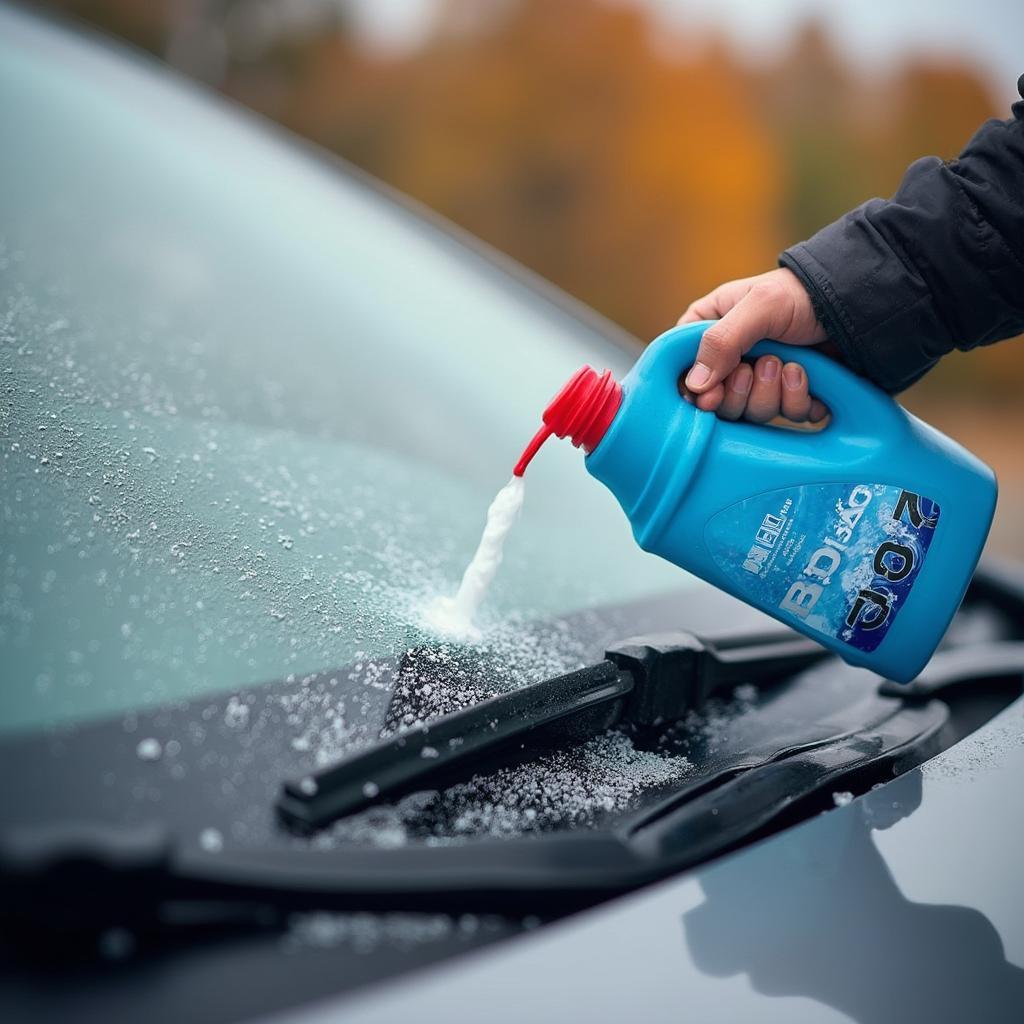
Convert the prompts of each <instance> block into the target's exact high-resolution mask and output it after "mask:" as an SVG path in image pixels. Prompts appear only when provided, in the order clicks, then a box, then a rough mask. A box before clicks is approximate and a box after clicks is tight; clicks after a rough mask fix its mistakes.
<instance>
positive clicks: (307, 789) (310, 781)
mask: <svg viewBox="0 0 1024 1024" xmlns="http://www.w3.org/2000/svg"><path fill="white" fill-rule="evenodd" d="M318 789H319V787H318V786H317V784H316V779H314V778H313V777H312V776H311V775H306V776H304V777H303V778H301V779H300V780H299V791H300V792H301V793H305V795H306V796H316V794H317V790H318Z"/></svg>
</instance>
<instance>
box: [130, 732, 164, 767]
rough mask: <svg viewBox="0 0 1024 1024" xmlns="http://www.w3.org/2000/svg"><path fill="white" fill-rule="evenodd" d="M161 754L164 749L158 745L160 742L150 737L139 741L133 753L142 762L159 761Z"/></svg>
mask: <svg viewBox="0 0 1024 1024" xmlns="http://www.w3.org/2000/svg"><path fill="white" fill-rule="evenodd" d="M163 752H164V748H163V747H162V746H161V745H160V741H159V740H157V739H154V738H153V737H152V736H149V737H147V738H146V739H144V740H139V745H138V746H137V747H136V748H135V753H136V754H138V756H139V758H140V759H141V760H143V761H159V760H160V755H161V754H162V753H163Z"/></svg>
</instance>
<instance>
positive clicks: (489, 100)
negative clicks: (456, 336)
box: [49, 0, 1024, 551]
mask: <svg viewBox="0 0 1024 1024" xmlns="http://www.w3.org/2000/svg"><path fill="white" fill-rule="evenodd" d="M49 6H54V7H57V8H60V9H62V10H64V11H65V12H68V13H71V14H73V15H75V16H77V17H79V18H82V19H84V20H86V21H88V22H91V23H93V24H94V25H97V26H99V27H100V28H102V29H105V30H107V31H108V32H111V33H113V34H115V35H118V36H121V37H124V38H126V39H128V40H130V41H131V42H133V43H135V44H136V45H138V46H141V47H143V48H145V49H147V50H149V51H151V52H152V53H154V54H156V55H158V56H159V57H161V58H163V59H165V60H167V61H168V62H170V63H171V64H173V65H175V66H177V67H178V68H180V69H181V70H183V71H185V72H186V73H188V74H191V75H193V76H194V77H197V78H199V79H202V80H204V81H206V82H207V83H208V84H210V85H212V86H213V87H215V88H217V89H219V90H220V91H222V92H224V93H225V94H227V95H228V96H231V97H233V98H234V99H236V100H238V101H240V102H241V103H243V104H245V105H246V106H248V107H251V108H253V109H254V110H256V111H259V112H260V113H262V114H265V115H266V116H268V117H270V118H272V119H274V120H277V121H279V122H281V123H282V124H284V125H286V126H287V127H289V128H291V129H292V130H294V131H296V132H298V133H299V134H301V135H304V136H306V137H308V138H310V139H312V140H314V141H315V142H317V143H319V144H321V145H323V146H325V147H326V148H328V149H330V150H332V151H334V152H336V153H338V154H340V155H341V156H343V157H345V158H346V159H348V160H350V161H352V162H353V163H355V164H357V165H358V166H360V167H362V168H364V169H365V170H367V171H369V172H370V173H371V174H374V175H376V176H377V177H379V178H381V179H383V180H384V181H386V182H388V183H389V184H391V185H394V186H395V187H397V188H398V189H400V190H402V191H403V192H406V193H408V194H409V195H411V196H414V197H415V198H417V199H419V200H421V201H422V202H424V203H426V204H427V205H428V206H430V207H432V208H433V209H435V210H437V211H439V212H440V213H441V214H443V215H444V216H446V217H448V218H450V219H451V220H453V221H454V222H456V223H457V224H459V225H461V226H462V227H464V228H466V229H468V230H469V231H470V232H472V233H473V234H475V235H477V236H479V237H480V238H482V239H484V240H485V241H487V242H489V243H491V244H492V245H493V246H495V247H496V248H498V249H500V250H502V251H504V252H506V253H508V254H509V255H511V256H513V257H514V258H515V259H517V260H519V261H521V262H522V263H524V264H525V265H526V266H528V267H530V268H532V269H533V270H535V271H537V272H538V273H540V274H541V275H543V276H544V277H546V278H548V279H550V280H551V281H553V282H555V283H556V284H558V285H560V286H561V287H562V288H564V289H566V290H567V291H568V292H570V293H572V294H573V295H575V296H577V297H578V298H580V299H582V300H583V301H584V302H586V303H588V304H589V305H591V306H593V307H594V308H596V309H597V310H599V311H600V312H602V313H604V314H605V315H606V316H608V317H609V318H611V319H612V320H614V321H616V322H617V323H619V324H621V325H623V326H624V327H626V328H627V329H628V330H630V331H632V332H633V333H634V334H636V335H637V336H638V337H640V338H650V337H653V336H654V335H656V334H657V333H659V332H660V331H661V330H663V329H664V328H665V327H667V326H669V325H671V324H672V323H674V322H675V319H676V318H677V317H678V315H679V314H680V313H681V312H682V310H683V309H684V308H685V307H686V305H687V304H688V303H689V301H690V300H691V299H693V298H695V297H696V296H698V295H700V294H702V293H704V292H705V291H707V290H709V289H710V288H712V287H713V286H714V285H716V284H718V283H720V282H721V281H723V280H726V279H729V278H733V277H739V276H744V275H748V274H753V273H758V272H760V271H762V270H765V269H768V268H770V267H772V266H774V265H775V261H776V257H777V254H778V253H779V251H780V250H781V249H783V248H784V247H785V246H786V245H788V244H790V243H792V242H793V241H796V240H798V239H801V238H804V237H806V236H807V235H809V234H811V233H813V232H814V231H815V230H817V228H818V227H820V226H821V225H823V224H825V223H827V222H828V221H830V220H832V219H834V218H835V217H836V216H838V215H839V214H840V213H842V212H843V211H844V210H846V209H848V208H850V207H851V206H854V205H856V204H858V203H860V202H862V201H863V200H865V199H867V198H869V197H871V196H876V195H881V196H886V195H890V194H891V193H892V191H893V190H894V189H895V187H896V185H897V183H898V181H899V179H900V177H901V175H902V173H903V171H904V170H905V168H906V166H907V165H908V163H910V162H911V161H912V160H913V159H915V158H916V157H918V156H922V155H926V154H937V155H939V156H941V157H944V158H950V157H953V156H955V155H956V154H957V152H958V151H959V150H960V149H961V148H962V147H963V145H964V144H965V142H966V141H967V139H968V138H969V137H970V136H971V134H972V133H973V132H974V130H975V129H976V128H977V126H978V125H979V124H980V123H981V122H982V121H983V120H985V119H986V118H988V117H992V116H998V117H1007V116H1009V111H1008V104H1007V102H1006V99H1008V98H1009V96H1008V95H1006V96H1001V97H1000V100H1001V102H996V99H995V97H994V96H993V95H992V94H991V91H990V87H991V78H989V77H987V76H986V74H985V69H983V68H981V67H979V66H978V65H977V63H974V64H972V63H969V62H968V60H967V58H966V57H961V56H955V55H954V56H950V55H949V54H948V53H947V54H946V55H944V56H943V57H941V58H939V57H936V56H934V55H932V56H925V55H915V54H914V53H913V52H911V51H908V52H907V53H905V54H904V55H903V56H902V57H901V58H900V60H899V61H898V62H896V63H892V64H891V65H890V66H888V67H887V68H886V69H885V70H884V72H879V71H878V70H877V69H873V70H872V69H865V68H864V67H863V66H858V65H855V64H853V63H852V62H850V61H849V60H848V59H847V58H846V57H845V56H843V55H842V51H841V49H840V48H839V47H838V46H837V45H836V40H835V39H834V38H832V37H830V36H829V34H828V33H827V32H826V30H825V29H824V28H823V26H822V25H821V24H820V23H819V22H816V21H814V20H804V21H803V22H802V23H801V25H800V26H799V27H797V28H796V30H795V31H793V32H792V34H791V37H790V39H789V42H788V44H787V45H786V46H785V47H783V48H782V49H781V50H779V51H777V52H771V54H770V56H769V57H768V58H766V59H761V60H756V61H755V60H752V59H751V58H750V55H749V53H748V54H746V55H744V54H743V53H742V52H741V51H740V50H739V49H738V48H737V47H736V46H735V45H733V40H731V39H730V37H729V35H728V33H727V32H725V31H724V30H721V29H719V30H716V29H714V28H709V27H708V26H707V25H706V24H704V25H702V26H700V27H699V28H694V29H693V30H692V31H690V30H688V29H687V27H686V20H685V14H686V7H687V5H686V4H685V3H682V2H680V3H679V4H678V6H679V8H681V11H682V17H681V19H678V24H677V26H676V28H675V29H674V30H673V31H671V32H669V31H666V28H665V25H664V22H663V21H659V19H658V18H657V17H656V12H655V10H654V8H655V7H656V4H653V3H647V4H645V3H643V2H639V0H636V2H625V0H437V2H436V4H435V5H434V10H433V12H432V17H431V21H430V24H429V27H428V30H427V31H425V32H424V33H422V35H421V36H420V37H419V38H418V39H417V40H416V42H415V44H414V45H410V46H405V47H397V48H396V47H390V48H389V47H383V48H382V47H379V46H372V45H368V44H367V42H366V39H365V37H364V35H363V34H361V33H360V32H359V31H357V30H356V28H357V26H356V25H355V24H354V22H353V18H352V13H351V10H350V5H348V4H346V3H345V2H344V0H278V2H272V0H147V2H143V3H140V2H138V0H51V2H50V3H49ZM391 6H392V8H393V7H394V6H395V5H394V3H392V4H391ZM413 6H416V5H413ZM866 16H868V17H870V15H866ZM884 16H885V15H884V14H882V13H880V14H878V15H875V17H884ZM1011 29H1012V27H1011V26H1007V30H1008V31H1010V30H1011ZM1020 70H1021V71H1024V56H1022V58H1021V67H1020ZM1007 84H1008V90H1007V93H1009V89H1012V82H1011V83H1007ZM1022 377H1024V346H1021V345H1020V344H1019V342H1018V343H1012V344H1009V345H1002V346H997V347H995V348H990V349H986V350H982V351H979V352H977V353H972V354H971V355H968V356H957V357H954V358H950V359H948V360H946V361H945V362H944V363H943V365H942V366H941V367H940V368H939V369H938V370H936V371H934V372H933V373H932V374H930V375H929V376H928V377H927V378H926V379H925V381H924V382H922V383H921V384H919V385H918V386H917V387H915V388H914V389H913V391H912V392H911V393H910V394H909V395H908V396H907V398H906V399H905V401H906V402H907V404H909V405H910V406H911V407H912V408H914V409H915V410H916V411H919V412H921V413H922V414H923V415H925V416H926V417H928V418H930V419H932V420H933V421H934V422H936V423H937V424H939V425H940V426H941V427H942V428H943V429H945V430H947V431H949V432H950V433H952V434H954V436H957V437H959V438H960V439H961V440H963V441H964V442H965V443H966V444H968V445H969V446H972V447H974V448H975V449H976V450H977V451H979V452H980V453H981V454H983V455H984V456H985V457H986V458H987V460H988V461H990V462H992V463H993V464H994V465H995V466H996V468H997V470H998V471H999V472H1000V474H1001V477H1002V480H1003V484H1004V494H1005V491H1006V485H1007V484H1009V486H1010V488H1011V489H1015V490H1016V491H1017V498H1018V500H1020V499H1021V498H1022V497H1024V474H1022V470H1021V467H1020V466H1019V464H1018V463H1019V458H1018V456H1017V453H1016V451H1015V450H1014V449H1015V441H1014V437H1015V435H1016V434H1017V433H1018V430H1017V429H1014V430H1011V431H1008V430H1007V429H1006V425H1007V422H1008V420H1007V417H1008V416H1015V417H1020V412H1021V410H1020V402H1019V398H1018V395H1019V391H1020V387H1021V383H1020V382H1021V379H1022ZM1014 422H1017V421H1016V420H1015V421H1014ZM1004 504H1005V503H1004ZM1012 506H1016V508H1020V507H1021V506H1020V505H1019V504H1017V501H1014V502H1012ZM1004 519H1005V517H1004ZM1016 533H1017V531H1016V530H1015V529H1014V530H1013V538H1012V539H1010V540H1009V542H1008V543H1007V544H1004V546H1009V547H1013V548H1016V549H1017V550H1019V551H1024V540H1016ZM1004 536H1006V537H1009V534H1008V533H1007V532H1006V531H1005V530H1004Z"/></svg>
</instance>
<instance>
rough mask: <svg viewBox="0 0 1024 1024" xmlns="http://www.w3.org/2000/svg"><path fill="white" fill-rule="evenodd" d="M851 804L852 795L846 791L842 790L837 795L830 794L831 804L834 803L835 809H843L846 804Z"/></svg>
mask: <svg viewBox="0 0 1024 1024" xmlns="http://www.w3.org/2000/svg"><path fill="white" fill-rule="evenodd" d="M852 802H853V794H852V793H851V792H849V791H848V790H842V791H841V792H839V793H833V794H832V803H834V804H835V805H836V807H845V806H846V805H847V804H849V803H852Z"/></svg>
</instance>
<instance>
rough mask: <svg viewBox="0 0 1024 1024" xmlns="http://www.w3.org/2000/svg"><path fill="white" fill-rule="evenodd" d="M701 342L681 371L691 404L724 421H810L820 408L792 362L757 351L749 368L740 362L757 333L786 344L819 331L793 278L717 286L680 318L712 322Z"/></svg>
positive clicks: (813, 341)
mask: <svg viewBox="0 0 1024 1024" xmlns="http://www.w3.org/2000/svg"><path fill="white" fill-rule="evenodd" d="M714 319H718V323H716V324H712V325H711V326H710V327H709V328H708V329H707V330H706V331H705V332H704V337H703V338H702V339H701V342H700V348H699V349H698V351H697V360H696V362H695V363H694V364H693V366H692V367H691V368H690V371H689V373H688V374H687V375H686V390H687V391H688V392H689V395H688V396H687V397H688V398H689V400H690V401H692V402H693V403H694V404H695V405H696V406H697V408H699V409H703V410H705V411H706V412H717V413H718V415H719V416H721V417H722V418H723V419H728V420H738V419H740V418H741V417H743V418H745V419H748V420H751V421H753V422H754V423H765V422H767V421H768V420H770V419H774V418H775V417H776V416H778V415H780V414H781V415H782V416H785V418H786V419H788V420H792V421H793V422H794V423H801V422H804V421H807V420H809V421H810V422H811V423H817V422H819V421H820V420H823V419H824V418H825V417H826V416H827V415H828V409H827V408H826V406H825V405H824V404H823V403H822V402H820V401H818V399H816V398H811V395H810V392H809V390H808V383H807V374H806V373H805V372H804V368H803V367H802V366H801V365H800V364H799V363H786V364H785V365H783V364H782V361H781V360H780V359H778V358H777V357H776V356H762V357H761V358H760V359H758V360H757V362H756V363H755V364H754V365H753V366H751V365H750V364H749V363H743V362H740V360H741V358H742V357H743V355H744V354H745V353H746V352H747V351H748V350H749V349H750V348H751V346H753V345H754V344H755V343H756V342H758V341H760V340H761V339H762V338H772V339H774V340H775V341H781V342H783V343H785V344H787V345H818V344H820V343H821V342H823V341H825V329H824V328H823V327H822V326H821V324H820V323H819V322H818V319H817V317H815V315H814V308H813V307H812V305H811V300H810V297H809V296H808V294H807V292H806V291H805V290H804V286H803V285H802V284H801V283H800V281H799V279H798V278H797V276H796V275H795V274H794V273H793V272H792V271H790V270H786V269H784V268H780V269H778V270H771V271H769V272H768V273H767V274H758V275H757V276H756V277H745V278H741V279H740V280H738V281H728V282H727V283H725V284H723V285H719V287H717V288H716V289H715V290H714V291H713V292H710V293H708V294H707V295H705V296H704V297H703V298H701V299H697V301H696V302H693V303H691V305H690V307H689V309H687V311H686V312H685V313H684V314H683V315H682V316H681V317H680V318H679V323H680V324H688V323H693V322H694V321H696V320H714Z"/></svg>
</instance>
